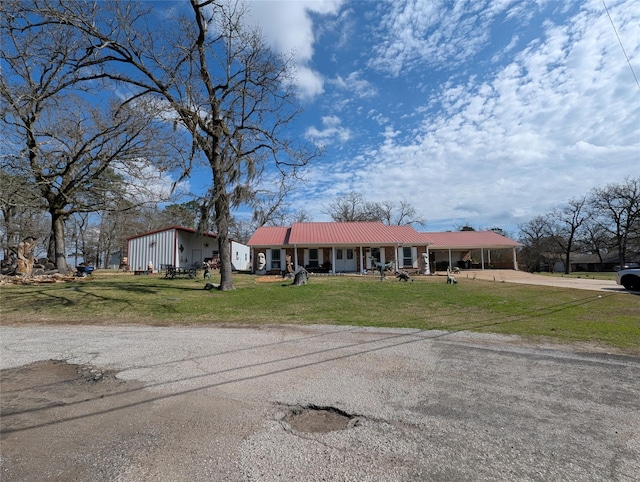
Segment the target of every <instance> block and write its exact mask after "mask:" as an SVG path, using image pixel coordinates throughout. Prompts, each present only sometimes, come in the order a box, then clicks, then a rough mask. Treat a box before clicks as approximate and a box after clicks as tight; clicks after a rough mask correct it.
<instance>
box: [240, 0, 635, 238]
mask: <svg viewBox="0 0 640 482" xmlns="http://www.w3.org/2000/svg"><path fill="white" fill-rule="evenodd" d="M249 3H250V5H251V20H252V21H253V22H255V23H256V24H259V25H260V27H261V28H262V31H263V33H264V35H265V37H266V38H267V40H268V41H269V42H270V44H271V45H272V46H273V48H274V49H275V50H278V51H282V52H294V53H295V57H296V61H297V65H298V86H299V88H300V92H301V98H302V102H303V105H304V108H305V112H304V114H303V115H302V116H301V117H300V118H299V119H298V121H297V122H296V124H295V126H293V127H292V129H293V130H294V133H295V135H300V136H305V137H306V138H307V139H308V140H310V141H311V142H314V143H317V144H318V145H323V146H325V148H326V153H325V155H324V157H323V158H322V159H319V160H315V161H314V162H313V164H312V165H310V166H309V169H308V171H307V173H306V179H307V182H306V184H304V185H301V186H300V189H299V190H298V191H297V193H296V194H295V195H294V196H293V198H292V199H291V205H292V207H293V208H294V209H304V210H305V211H307V212H308V213H309V214H310V215H311V217H312V219H313V220H315V221H325V220H329V217H328V215H327V214H326V212H325V211H326V206H327V205H328V204H329V203H330V202H331V200H332V199H334V198H335V197H337V196H340V195H343V194H345V193H347V192H350V191H356V192H359V193H361V194H362V195H363V196H364V197H365V199H367V200H370V201H380V200H390V201H396V202H398V201H402V200H404V201H408V202H409V203H410V204H412V205H413V206H414V207H416V208H417V209H418V210H420V211H421V212H422V213H423V215H424V217H425V219H426V221H427V226H426V228H425V229H426V230H429V231H439V230H451V229H456V228H458V227H460V226H462V225H464V224H470V225H472V226H475V227H476V228H491V227H495V226H497V227H502V228H503V229H506V230H507V231H508V232H510V233H512V234H514V235H515V234H517V225H518V224H519V223H524V222H527V221H528V220H530V219H531V218H533V217H534V216H536V215H538V214H543V213H544V212H546V211H547V210H549V209H551V208H553V207H557V206H560V205H561V204H562V203H564V202H566V201H568V200H569V199H570V198H572V197H576V196H581V195H584V194H587V193H588V191H589V190H590V189H591V188H593V187H596V186H603V185H605V184H607V183H613V182H622V181H623V180H624V179H625V177H638V176H640V85H638V81H637V79H636V78H634V75H633V73H634V72H635V75H636V76H640V2H638V1H637V0H605V3H604V4H603V2H602V0H593V1H582V2H578V1H555V0H554V1H545V0H520V1H515V0H514V1H512V0H471V1H467V2H450V1H438V0H433V1H432V0H411V1H400V0H392V1H357V2H352V1H342V0H327V1H323V0H315V1H293V0H292V1H271V0H253V1H251V2H249ZM605 4H606V6H607V7H608V10H609V13H610V15H611V18H612V20H613V23H614V25H615V29H616V30H617V33H618V34H619V36H620V39H621V41H622V44H623V47H624V49H625V51H626V55H627V56H628V58H629V60H630V63H631V66H632V67H633V72H632V69H631V68H630V65H629V63H628V62H627V58H626V57H625V54H624V52H623V50H622V48H621V46H620V43H619V41H618V38H617V37H616V30H614V27H613V26H612V24H611V21H610V19H609V17H608V15H607V12H606V10H605V7H604V5H605Z"/></svg>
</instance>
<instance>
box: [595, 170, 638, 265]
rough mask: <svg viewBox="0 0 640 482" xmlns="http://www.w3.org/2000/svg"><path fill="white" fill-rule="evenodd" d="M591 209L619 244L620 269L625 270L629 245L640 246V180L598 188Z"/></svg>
mask: <svg viewBox="0 0 640 482" xmlns="http://www.w3.org/2000/svg"><path fill="white" fill-rule="evenodd" d="M591 205H592V207H593V209H594V212H595V213H596V215H597V216H598V219H599V222H600V224H601V226H602V227H603V228H604V229H606V231H607V232H608V233H609V234H610V235H611V237H612V238H613V239H614V240H615V247H616V249H617V250H618V255H619V261H620V266H624V264H625V262H626V260H627V249H628V246H629V244H630V243H632V244H636V245H638V244H639V243H638V240H640V177H639V178H636V179H630V178H628V179H626V180H625V181H624V182H623V183H620V184H608V185H606V186H605V187H602V188H595V189H594V190H593V191H592V193H591Z"/></svg>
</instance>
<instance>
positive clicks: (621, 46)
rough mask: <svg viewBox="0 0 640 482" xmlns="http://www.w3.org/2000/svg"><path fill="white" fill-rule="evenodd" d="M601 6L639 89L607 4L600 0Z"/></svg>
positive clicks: (639, 85) (639, 86)
mask: <svg viewBox="0 0 640 482" xmlns="http://www.w3.org/2000/svg"><path fill="white" fill-rule="evenodd" d="M602 5H604V9H605V11H606V12H607V16H608V17H609V22H611V26H612V27H613V31H614V32H615V33H616V37H617V38H618V43H619V44H620V48H621V49H622V53H623V54H624V58H625V59H627V63H628V64H629V68H630V69H631V74H632V75H633V78H634V79H636V84H638V88H639V89H640V82H638V77H636V73H635V72H634V71H633V66H632V65H631V61H630V60H629V57H628V56H627V52H626V51H625V49H624V45H622V40H621V39H620V35H618V30H617V29H616V26H615V25H614V23H613V19H612V18H611V14H610V13H609V9H608V8H607V4H606V3H604V0H602Z"/></svg>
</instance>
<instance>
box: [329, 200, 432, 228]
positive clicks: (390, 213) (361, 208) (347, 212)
mask: <svg viewBox="0 0 640 482" xmlns="http://www.w3.org/2000/svg"><path fill="white" fill-rule="evenodd" d="M326 212H327V214H329V216H331V219H333V220H334V221H336V222H363V221H380V222H383V223H385V224H388V225H397V226H403V225H419V226H424V225H425V221H424V218H423V217H422V215H421V214H420V213H418V211H417V210H416V209H415V208H414V207H413V206H412V205H411V204H409V203H408V202H406V201H401V202H400V203H394V202H393V201H378V202H374V201H365V199H364V197H363V196H362V194H360V193H357V192H349V193H347V194H344V195H343V196H340V197H337V198H335V199H334V200H333V201H331V203H329V206H328V207H327V208H326Z"/></svg>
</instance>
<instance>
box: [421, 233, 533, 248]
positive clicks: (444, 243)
mask: <svg viewBox="0 0 640 482" xmlns="http://www.w3.org/2000/svg"><path fill="white" fill-rule="evenodd" d="M425 235H426V236H428V237H429V238H431V240H432V241H433V244H432V245H431V246H429V248H430V249H449V248H452V249H477V248H494V249H498V248H517V247H518V246H522V245H521V244H520V243H518V242H517V241H514V240H512V239H509V238H506V237H504V236H502V235H500V234H498V233H496V232H494V231H451V232H445V233H425Z"/></svg>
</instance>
